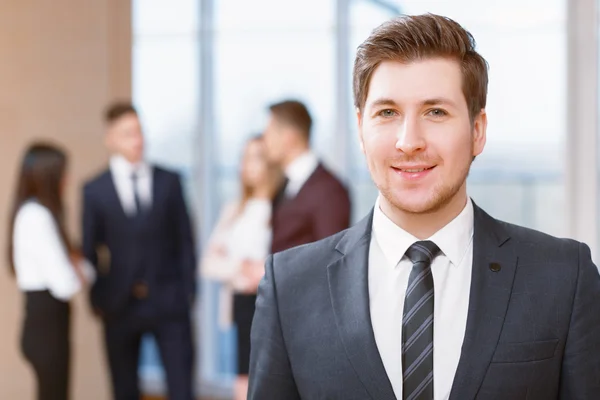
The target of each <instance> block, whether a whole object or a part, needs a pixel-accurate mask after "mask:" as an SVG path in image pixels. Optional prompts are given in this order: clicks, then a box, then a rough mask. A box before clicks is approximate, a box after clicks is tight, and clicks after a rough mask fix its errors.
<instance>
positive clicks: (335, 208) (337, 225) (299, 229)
mask: <svg viewBox="0 0 600 400" xmlns="http://www.w3.org/2000/svg"><path fill="white" fill-rule="evenodd" d="M272 222H273V240H272V243H271V253H276V252H279V251H282V250H287V249H289V248H292V247H295V246H299V245H302V244H307V243H311V242H315V241H317V240H320V239H324V238H326V237H327V236H331V235H333V234H334V233H338V232H340V231H343V230H344V229H346V228H348V227H349V226H350V196H349V195H348V190H347V189H346V188H345V187H344V185H343V184H342V183H341V182H340V181H339V180H338V179H337V178H336V177H335V176H333V174H331V173H330V172H329V171H328V170H327V169H325V167H323V165H321V164H319V165H318V166H317V168H316V169H315V171H314V172H313V173H312V175H311V176H310V177H309V178H308V180H307V181H306V182H305V183H304V185H303V186H302V188H300V191H299V192H298V193H297V194H296V196H295V197H293V198H290V199H282V200H276V201H275V202H274V205H273V221H272Z"/></svg>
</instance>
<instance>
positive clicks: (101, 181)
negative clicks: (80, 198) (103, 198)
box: [83, 168, 111, 192]
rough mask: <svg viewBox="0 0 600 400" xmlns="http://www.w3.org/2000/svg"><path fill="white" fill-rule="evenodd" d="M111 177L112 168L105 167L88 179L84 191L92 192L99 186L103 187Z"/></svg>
mask: <svg viewBox="0 0 600 400" xmlns="http://www.w3.org/2000/svg"><path fill="white" fill-rule="evenodd" d="M110 179H111V177H110V169H109V168H105V169H103V170H102V171H100V172H97V173H96V174H95V175H93V176H92V177H91V178H90V179H88V180H87V181H86V182H85V183H84V185H83V188H84V191H86V192H90V191H92V192H93V191H95V190H98V188H102V187H103V186H104V185H105V184H106V183H107V182H109V181H110Z"/></svg>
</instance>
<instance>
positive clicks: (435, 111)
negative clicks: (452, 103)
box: [429, 108, 448, 117]
mask: <svg viewBox="0 0 600 400" xmlns="http://www.w3.org/2000/svg"><path fill="white" fill-rule="evenodd" d="M429 115H431V116H433V117H443V116H446V115H448V113H447V112H446V111H444V110H442V109H440V108H434V109H433V110H431V111H429Z"/></svg>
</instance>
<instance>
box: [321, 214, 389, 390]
mask: <svg viewBox="0 0 600 400" xmlns="http://www.w3.org/2000/svg"><path fill="white" fill-rule="evenodd" d="M372 218H373V214H372V213H371V215H370V216H369V217H367V218H365V219H364V220H363V221H361V222H360V223H358V224H357V225H355V226H354V227H353V228H351V229H350V230H348V231H347V233H346V235H345V236H344V237H343V238H342V239H341V240H340V242H339V244H338V246H337V247H336V250H338V251H339V252H340V253H342V257H341V258H340V259H338V260H337V261H335V262H333V263H332V264H331V265H329V266H328V268H327V274H328V278H329V292H330V296H331V304H332V306H333V312H334V315H335V320H336V324H337V327H338V330H339V333H340V336H341V338H342V342H343V343H344V347H345V349H346V354H347V356H348V358H349V360H350V362H351V364H352V366H353V367H354V370H355V371H356V373H357V375H358V378H359V379H360V381H361V382H362V384H363V385H364V386H365V388H366V390H367V392H368V393H369V394H370V396H371V398H373V399H376V400H392V399H395V398H396V397H395V396H394V391H393V389H392V385H391V383H390V381H389V379H388V377H387V374H386V372H385V368H384V366H383V362H382V361H381V357H380V356H379V351H378V349H377V344H376V342H375V335H374V333H373V327H372V325H371V312H370V309H369V286H368V272H367V271H368V260H369V245H370V241H371V225H372Z"/></svg>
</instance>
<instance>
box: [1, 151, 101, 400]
mask: <svg viewBox="0 0 600 400" xmlns="http://www.w3.org/2000/svg"><path fill="white" fill-rule="evenodd" d="M66 169H67V156H66V154H65V153H64V152H63V151H62V150H61V149H59V148H57V147H55V146H53V145H49V144H43V143H36V144H33V145H31V146H30V147H29V148H28V149H27V151H26V153H25V155H24V157H23V161H22V164H21V169H20V172H19V178H18V183H17V192H16V195H15V199H14V204H13V211H12V218H11V219H10V232H9V236H8V237H9V238H10V239H9V242H10V243H9V247H8V254H9V265H10V266H11V272H12V273H13V274H14V275H16V280H17V284H18V286H19V289H20V290H21V291H22V292H24V294H25V318H24V323H23V330H22V334H21V350H22V352H23V355H24V356H25V358H26V359H27V361H28V362H29V363H30V364H31V366H32V367H33V370H34V371H35V376H36V380H37V392H38V394H37V398H38V399H39V400H65V399H68V397H69V396H68V392H69V375H70V373H69V365H70V332H69V331H70V329H69V328H70V307H69V300H70V299H71V298H72V297H73V296H74V295H75V294H76V293H77V292H79V291H80V290H81V289H82V288H83V287H85V286H86V285H87V284H88V283H89V282H91V281H92V280H93V279H94V272H93V269H92V267H91V266H90V264H89V263H87V262H86V261H85V260H84V259H83V258H82V256H81V254H80V252H79V251H78V250H77V249H75V247H74V246H73V244H72V242H71V241H70V240H69V238H68V235H67V232H66V229H65V216H64V209H63V191H64V187H65V174H66Z"/></svg>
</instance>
